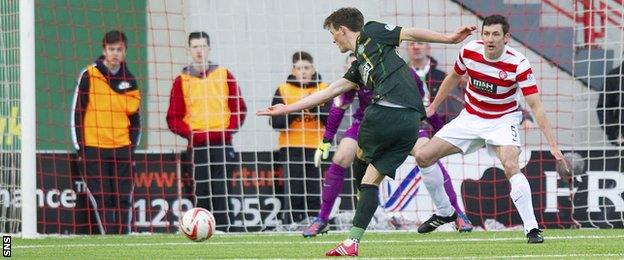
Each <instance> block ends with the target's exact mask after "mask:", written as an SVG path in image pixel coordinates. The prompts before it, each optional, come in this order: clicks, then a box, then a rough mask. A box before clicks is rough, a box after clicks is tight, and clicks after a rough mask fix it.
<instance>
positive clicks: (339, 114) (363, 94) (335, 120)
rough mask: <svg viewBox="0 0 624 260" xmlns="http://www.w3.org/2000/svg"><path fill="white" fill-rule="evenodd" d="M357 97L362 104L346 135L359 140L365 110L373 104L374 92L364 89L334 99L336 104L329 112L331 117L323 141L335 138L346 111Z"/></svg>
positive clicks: (326, 125)
mask: <svg viewBox="0 0 624 260" xmlns="http://www.w3.org/2000/svg"><path fill="white" fill-rule="evenodd" d="M355 95H357V96H358V100H359V102H360V104H359V106H358V108H357V110H356V111H355V113H353V123H351V126H350V127H349V130H347V132H346V133H345V135H347V136H349V137H352V138H354V139H357V131H358V129H359V127H360V123H361V122H362V118H364V110H365V109H366V107H368V105H370V104H371V103H372V102H373V90H372V89H367V88H364V87H360V88H359V89H353V90H349V91H347V92H345V93H342V94H341V95H340V96H337V97H335V98H334V102H332V106H331V109H330V110H329V117H328V118H327V122H326V123H325V134H324V135H323V140H326V141H329V140H332V139H333V138H334V136H335V135H336V132H337V131H338V127H339V126H340V121H342V118H343V117H344V114H345V110H346V109H347V108H348V107H349V106H350V105H351V103H353V100H354V99H355ZM353 135H355V136H353Z"/></svg>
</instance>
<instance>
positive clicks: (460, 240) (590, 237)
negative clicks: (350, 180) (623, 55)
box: [13, 235, 624, 249]
mask: <svg viewBox="0 0 624 260" xmlns="http://www.w3.org/2000/svg"><path fill="white" fill-rule="evenodd" d="M611 238H624V235H616V236H554V237H549V236H547V237H545V239H546V240H566V239H611ZM509 240H526V238H523V237H500V238H456V239H418V240H364V241H362V243H363V244H389V243H407V244H410V243H440V242H481V241H509ZM335 243H336V241H309V240H301V241H273V242H271V244H281V245H296V244H335ZM241 244H243V245H265V244H266V241H232V242H211V241H208V242H204V243H197V242H158V243H125V244H111V243H106V244H104V243H102V244H100V243H97V244H95V243H85V244H63V245H58V244H54V245H51V244H50V245H15V244H14V245H13V248H21V249H30V248H50V247H54V248H80V247H123V246H125V247H135V246H181V245H190V246H192V245H201V246H206V245H241Z"/></svg>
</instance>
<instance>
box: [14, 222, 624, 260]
mask: <svg viewBox="0 0 624 260" xmlns="http://www.w3.org/2000/svg"><path fill="white" fill-rule="evenodd" d="M346 235H347V234H346V233H337V232H331V233H330V234H329V235H322V236H319V237H316V238H312V239H309V238H308V239H304V238H303V237H301V235H300V234H298V233H296V234H295V233H291V234H271V233H248V234H217V235H215V236H214V237H213V238H211V239H210V240H208V241H204V242H191V241H190V240H188V239H186V238H185V237H183V236H182V235H130V236H79V237H77V236H74V237H46V238H42V239H34V240H25V239H19V238H17V237H14V239H13V241H12V248H11V253H12V256H13V257H14V258H25V259H34V258H37V259H61V258H62V259H113V258H116V259H129V258H131V259H137V258H140V259H221V258H239V259H240V258H256V259H257V258H283V259H294V258H324V254H325V251H327V250H329V249H331V248H332V247H334V246H335V245H336V244H337V243H338V242H339V241H341V240H343V239H345V238H346ZM544 237H545V239H546V242H545V243H544V244H527V242H526V238H525V237H524V235H523V234H522V232H521V231H487V232H472V233H465V234H460V233H454V232H434V233H431V234H426V235H423V234H417V233H416V232H385V233H379V232H369V233H367V234H366V235H364V238H363V241H362V243H361V244H360V252H359V253H360V258H370V259H380V258H381V259H383V258H393V259H397V258H399V259H432V258H448V259H457V258H501V259H509V258H538V259H543V258H556V259H572V258H576V259H579V258H580V259H587V258H599V259H605V258H613V259H614V258H624V230H622V229H614V230H597V229H592V230H583V229H581V230H546V231H545V232H544Z"/></svg>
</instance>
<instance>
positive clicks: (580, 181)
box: [0, 0, 624, 234]
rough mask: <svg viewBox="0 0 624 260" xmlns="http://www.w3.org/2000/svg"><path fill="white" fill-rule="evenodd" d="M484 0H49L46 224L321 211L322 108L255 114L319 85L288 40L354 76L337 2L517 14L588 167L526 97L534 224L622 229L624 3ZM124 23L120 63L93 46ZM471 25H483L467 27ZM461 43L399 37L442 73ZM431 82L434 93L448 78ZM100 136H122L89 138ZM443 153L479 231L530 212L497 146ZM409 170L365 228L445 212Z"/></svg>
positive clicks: (3, 38)
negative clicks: (520, 203)
mask: <svg viewBox="0 0 624 260" xmlns="http://www.w3.org/2000/svg"><path fill="white" fill-rule="evenodd" d="M486 2H487V3H490V1H484V0H444V1H438V0H407V1H403V0H401V1H399V0H378V1H366V2H362V1H350V0H341V1H329V0H323V1H303V0H301V1H300V0H296V1H281V0H263V1H242V0H232V1H200V0H189V1H181V0H170V1H169V0H168V1H164V0H147V1H121V0H112V1H98V0H89V1H73V0H64V1H36V3H35V4H36V6H35V17H36V20H35V41H36V48H35V57H36V62H35V65H36V74H35V75H32V76H33V77H34V78H35V79H36V95H37V104H36V110H37V114H36V118H37V156H36V158H37V179H36V181H37V190H36V204H37V223H36V224H37V231H38V232H39V233H43V234H102V233H106V234H120V233H128V232H136V233H140V232H177V231H178V227H177V225H178V219H179V217H180V216H181V214H182V213H183V212H184V211H186V210H188V209H190V208H192V207H195V206H200V207H206V208H208V209H209V210H211V211H212V212H213V213H214V214H215V217H216V219H217V225H218V226H217V229H219V230H222V231H229V232H247V231H293V232H294V231H301V230H302V229H303V228H304V227H305V226H307V225H309V224H310V222H311V221H312V219H313V218H314V217H316V216H317V214H318V211H319V207H320V203H321V195H322V190H323V182H322V177H323V176H324V175H326V174H327V171H328V168H329V167H330V164H331V159H327V160H324V161H323V163H322V165H321V167H320V168H316V167H314V166H313V163H312V157H313V153H314V150H315V149H316V146H317V145H318V142H319V141H320V138H322V135H323V133H324V123H323V118H324V114H322V112H319V111H320V110H319V109H313V110H311V111H306V112H305V113H303V115H301V114H300V115H298V116H299V118H298V120H297V118H295V117H290V118H287V119H286V121H285V122H286V123H285V124H284V125H283V126H281V127H280V126H277V125H276V122H275V120H276V119H271V120H269V118H266V117H259V116H256V115H255V111H258V110H260V109H263V108H265V107H268V106H270V105H271V104H272V102H274V101H275V100H278V101H280V100H281V102H292V100H295V99H296V98H298V97H301V96H305V95H307V94H309V93H311V92H309V91H312V90H315V89H317V88H322V86H323V84H305V85H301V84H299V83H298V82H297V81H294V82H295V83H292V84H291V85H290V86H291V88H289V87H288V86H289V85H288V84H287V83H288V82H293V81H292V80H291V81H289V80H288V77H289V75H290V74H291V73H293V60H292V57H293V54H294V53H295V52H298V51H305V52H307V53H309V54H311V56H312V57H313V64H314V69H315V71H316V73H317V75H320V79H321V81H322V82H325V83H330V82H332V81H333V80H336V79H339V78H340V77H342V75H343V74H344V72H345V68H344V66H345V63H346V62H345V61H346V59H347V56H346V55H345V54H341V53H340V52H339V51H338V49H337V48H336V46H335V44H333V43H332V38H331V35H330V34H329V33H328V32H327V31H326V30H324V29H323V28H322V24H323V20H324V19H325V17H326V16H327V15H329V14H330V13H331V12H332V11H334V10H336V9H338V8H340V7H344V6H354V7H357V8H358V9H360V10H361V11H362V13H363V14H364V16H365V20H367V21H368V20H376V21H381V22H384V23H388V24H396V25H400V26H405V27H420V28H428V29H431V30H435V31H439V32H444V33H451V32H453V31H454V30H455V28H457V27H458V26H460V25H470V24H474V25H478V26H479V31H480V25H481V23H482V19H483V17H485V16H487V15H490V14H494V13H501V14H503V15H505V16H507V17H508V19H509V21H510V24H511V29H510V32H511V34H512V39H511V41H510V42H509V43H508V46H511V47H513V48H515V49H516V50H518V51H520V52H521V53H523V54H524V55H525V56H526V57H527V59H528V60H529V61H530V63H531V66H532V69H533V72H534V74H535V77H536V79H537V82H538V86H539V89H540V94H541V98H542V102H543V106H544V110H545V112H546V113H547V115H548V118H549V120H550V122H551V125H552V126H553V129H554V131H555V134H556V137H557V139H558V141H559V145H560V148H561V149H562V150H563V151H564V153H569V154H575V155H568V156H569V157H570V158H572V157H574V158H575V160H574V161H572V162H573V163H574V164H575V165H582V167H576V168H575V169H574V172H575V175H574V176H572V177H571V178H569V177H568V176H560V175H559V174H558V173H557V171H556V166H555V161H554V158H553V157H552V156H551V155H550V152H549V146H548V143H547V142H546V139H545V138H544V137H543V135H541V132H540V129H539V127H538V125H537V121H536V119H535V117H534V116H533V114H532V113H531V112H530V110H531V109H530V108H529V107H528V106H527V104H526V103H525V102H521V104H522V108H523V109H525V110H526V113H525V120H524V121H523V123H522V125H521V126H520V128H519V129H518V131H519V134H520V137H521V141H522V143H523V145H522V154H521V156H520V166H521V168H522V171H523V173H524V174H525V175H526V176H527V178H528V180H529V182H530V184H531V187H532V192H533V204H534V208H535V213H536V216H537V218H538V221H539V223H540V226H543V227H547V228H570V227H579V226H582V227H601V228H607V227H622V222H623V220H624V218H623V217H622V214H623V213H622V212H623V211H624V203H623V201H624V197H623V193H624V175H623V174H622V170H621V160H622V155H621V149H620V146H619V144H617V145H616V144H614V143H617V142H620V141H621V140H620V139H623V138H622V137H621V134H620V133H619V129H620V128H621V127H622V121H621V120H619V118H621V115H620V114H619V113H620V110H621V109H622V104H621V103H618V102H619V101H618V102H615V103H609V104H611V105H609V106H607V105H604V106H602V107H599V106H598V102H599V96H601V95H602V96H603V100H604V101H603V104H606V103H607V102H606V101H607V100H612V98H613V97H614V95H619V92H620V91H621V85H618V86H615V87H614V86H605V82H606V80H605V77H606V76H607V75H608V74H609V71H611V69H612V68H614V67H616V66H618V65H619V64H620V63H621V62H622V60H623V57H622V51H623V50H622V46H623V45H624V42H623V39H624V36H623V31H624V30H623V28H622V24H624V18H622V10H621V4H622V3H621V0H600V1H598V0H596V1H553V0H549V1H535V0H506V1H494V2H496V3H495V4H486ZM17 3H18V1H10V0H0V8H1V11H2V12H1V14H0V17H1V20H0V25H1V28H2V31H1V32H0V44H1V45H0V53H1V54H2V55H1V56H0V63H1V68H0V69H1V71H0V81H1V82H2V89H1V90H0V91H1V92H2V95H1V96H0V97H1V99H0V100H1V101H0V104H1V105H0V117H1V118H0V129H2V130H3V131H2V133H3V134H2V136H1V139H0V141H1V145H2V153H1V154H0V162H1V165H0V167H1V168H0V169H1V170H0V174H1V179H0V185H1V187H0V203H2V205H1V207H0V213H1V215H0V221H1V222H2V224H1V226H0V228H2V233H15V232H19V219H20V210H19V206H20V205H19V203H18V202H19V196H20V195H19V192H18V187H19V185H20V181H19V179H20V178H19V176H20V165H19V152H18V151H19V149H18V148H19V143H20V136H19V134H17V133H19V127H20V120H19V119H18V118H17V114H18V112H19V111H16V109H17V108H19V104H20V100H19V94H18V93H19V86H20V85H19V80H18V79H19V78H18V75H17V71H18V69H19V66H18V65H19V62H18V61H17V60H16V59H17V56H16V55H17V54H16V53H17V52H18V49H19V44H18V41H17V40H16V37H17V32H18V27H17V24H16V23H15V21H16V19H17V18H16V17H17V15H18V12H17ZM618 6H619V7H618ZM590 17H593V18H590ZM584 18H587V19H586V20H584ZM113 30H119V31H121V32H123V33H124V34H125V36H126V38H127V48H126V55H125V65H124V66H122V67H123V68H122V69H120V71H117V72H114V71H115V66H111V67H109V66H107V64H108V65H110V63H109V61H107V60H106V57H105V58H104V59H103V58H102V57H100V56H101V55H103V54H106V55H109V52H108V51H106V50H105V49H103V38H104V36H105V34H106V33H107V32H110V31H113ZM202 31H203V32H206V33H207V34H208V35H209V41H206V43H208V45H209V48H206V49H205V51H204V52H200V53H202V54H203V56H194V55H193V54H194V52H193V50H192V49H191V48H190V45H192V44H191V41H189V34H190V33H192V32H202ZM115 35H117V36H119V34H118V33H116V34H113V36H111V37H113V38H114V36H115ZM476 39H479V35H478V33H477V34H475V35H473V36H471V37H469V39H468V40H476ZM468 40H467V41H468ZM200 42H201V41H200ZM194 43H195V42H194ZM460 46H461V45H443V44H430V45H429V48H430V49H429V50H427V49H426V48H424V49H419V50H418V51H416V50H415V49H410V48H416V47H414V46H410V45H407V44H406V43H403V44H402V45H401V46H400V47H399V48H398V49H397V51H398V52H399V54H400V55H401V57H403V58H404V59H405V60H406V61H407V62H409V61H411V59H412V58H413V57H412V55H414V52H419V53H421V54H425V55H429V56H430V57H432V58H433V59H435V61H436V66H435V69H437V70H439V71H441V72H449V71H451V70H452V68H453V64H454V62H455V59H456V57H457V55H458V51H459V48H460ZM200 48H201V47H200ZM195 54H196V53H195ZM198 57H199V58H198ZM197 58H198V59H200V60H209V61H210V62H211V63H197V62H196V61H195V59H197ZM113 63H114V62H113ZM98 66H99V67H98ZM102 66H103V67H102ZM428 68H429V69H433V67H428ZM126 71H129V72H130V74H131V75H132V76H133V78H134V81H133V80H132V78H130V77H129V74H128V73H125V72H126ZM206 71H208V73H206ZM116 73H122V74H116ZM85 75H86V77H85ZM609 75H615V76H617V75H619V76H621V75H622V74H621V72H619V73H616V74H609ZM84 81H86V82H88V83H89V84H84ZM81 82H82V83H81ZM124 82H125V83H124ZM133 82H136V84H134V83H133ZM208 82H210V83H208ZM126 83H127V84H126ZM429 83H430V86H428V87H429V90H431V88H433V87H434V86H433V85H435V83H436V82H435V80H434V81H432V82H429ZM437 83H439V82H437ZM464 84H465V83H464ZM620 84H621V83H620ZM135 85H136V86H137V88H135V87H134V86H135ZM85 86H88V87H85ZM202 86H204V87H203V88H200V87H202ZM205 86H208V87H205ZM107 87H108V88H107ZM111 88H112V89H113V90H111ZM135 89H138V92H139V93H140V94H136V93H137V92H136V90H135ZM98 91H99V92H98ZM461 91H462V90H461V89H459V90H458V92H455V93H454V94H453V96H452V97H450V98H449V99H448V100H446V101H445V102H444V104H445V105H444V108H443V109H442V110H441V111H439V112H441V113H442V116H443V118H444V119H450V118H453V117H454V116H455V115H456V114H457V113H458V111H459V110H460V109H461V108H462V107H463V95H462V92H461ZM139 97H140V100H139ZM276 97H277V99H276ZM85 98H86V99H85ZM94 100H95V101H94ZM615 100H619V97H618V98H615ZM357 104H358V101H357V99H356V101H354V103H353V104H352V105H351V106H350V107H348V108H347V110H346V113H345V115H344V119H343V121H342V123H341V125H340V127H339V128H338V131H337V134H336V136H335V138H334V139H333V143H332V155H333V154H334V153H335V152H336V147H337V145H338V143H339V142H340V140H341V137H342V136H343V135H345V131H346V130H347V129H348V127H349V126H350V125H351V123H352V122H353V117H352V116H353V114H354V113H355V112H356V110H357V108H358V107H357V106H358V105H357ZM121 111H123V112H121ZM616 114H617V115H616ZM94 115H97V116H94ZM138 115H140V116H138ZM89 120H91V121H89ZM85 124H86V125H85ZM88 124H91V125H88ZM202 127H203V128H202ZM210 127H212V128H210ZM389 127H391V126H389ZM139 128H140V131H138V130H139ZM202 129H203V130H202ZM209 129H226V130H225V131H221V130H219V131H216V132H214V131H213V133H212V134H211V133H208V132H210V130H209ZM603 129H611V130H608V131H607V132H609V133H617V134H615V137H612V136H610V135H609V134H608V133H607V134H605V130H603ZM613 129H615V130H613ZM28 130H30V129H28ZM32 131H34V129H32ZM138 132H140V135H136V134H135V133H138ZM106 133H113V134H111V135H114V136H116V138H120V139H119V140H122V141H120V143H117V142H115V143H114V144H113V145H106V144H103V143H101V142H104V141H102V140H101V139H98V141H88V140H89V138H95V137H94V136H96V137H99V136H104V135H106ZM230 137H231V142H230ZM124 138H125V139H124ZM133 138H134V139H133ZM96 139H97V138H96ZM81 140H82V141H83V142H88V143H89V144H88V145H86V147H85V145H81V143H80V141H81ZM90 140H95V139H90ZM116 140H117V139H116ZM129 140H130V141H133V140H136V142H130V141H129ZM623 140H624V139H623ZM133 144H137V145H138V146H136V147H135V146H133ZM76 145H77V146H76ZM76 147H78V148H79V152H77V151H76ZM134 148H136V149H134ZM330 158H331V157H330ZM441 163H442V164H444V166H445V168H446V170H447V171H448V174H449V176H450V182H451V183H452V186H453V188H452V189H451V191H452V192H451V193H450V194H454V195H452V196H453V198H454V199H455V200H456V201H457V203H456V204H457V206H458V208H459V209H461V210H462V211H464V212H465V215H466V217H467V218H468V219H469V220H470V221H471V222H472V224H473V225H474V226H475V228H476V229H485V230H494V229H508V228H517V227H518V226H520V225H521V224H522V223H521V220H520V217H519V215H518V213H517V211H516V209H515V207H514V206H513V203H512V201H511V199H510V198H509V191H510V188H509V184H508V181H507V180H506V178H505V175H504V172H503V170H502V166H501V165H500V163H499V162H498V160H497V159H496V158H494V157H492V156H490V155H489V154H488V153H487V151H486V150H485V149H482V150H479V151H477V152H475V153H473V154H470V155H465V156H462V155H453V156H449V157H447V158H445V159H443V160H441ZM396 176H397V177H396V178H395V179H394V180H390V179H386V180H384V182H383V183H382V184H381V186H380V205H379V209H378V211H377V213H376V214H375V216H374V219H373V222H372V223H371V225H370V228H372V229H380V230H389V229H409V230H414V229H415V227H416V226H417V225H419V224H420V223H422V222H423V221H425V220H426V219H427V218H429V216H430V215H431V214H432V213H433V212H434V206H433V203H432V202H431V200H430V199H429V194H428V192H427V190H426V189H425V188H424V186H423V185H422V181H421V176H420V174H419V169H418V168H417V167H416V165H415V163H414V159H413V158H412V157H408V158H407V159H406V161H405V162H404V164H403V165H401V167H399V169H397V174H396ZM345 177H346V180H345V182H344V185H343V188H342V190H341V192H340V196H339V197H338V200H337V201H336V204H335V205H334V207H333V208H332V210H331V215H330V224H331V228H332V229H347V228H349V227H350V226H351V220H352V217H353V214H354V207H355V205H356V202H357V194H356V193H357V187H354V184H353V174H352V172H351V169H347V171H346V173H345ZM453 228H454V226H453V225H450V224H449V225H446V226H444V227H442V229H444V230H452V229H453Z"/></svg>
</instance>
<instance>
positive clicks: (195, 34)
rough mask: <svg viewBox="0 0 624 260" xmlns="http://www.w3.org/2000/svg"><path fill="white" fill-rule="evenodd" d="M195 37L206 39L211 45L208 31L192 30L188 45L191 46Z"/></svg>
mask: <svg viewBox="0 0 624 260" xmlns="http://www.w3.org/2000/svg"><path fill="white" fill-rule="evenodd" d="M193 39H206V43H207V44H208V46H210V37H209V36H208V34H207V33H206V32H192V33H189V37H188V45H189V46H191V40H193Z"/></svg>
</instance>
